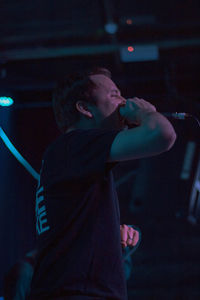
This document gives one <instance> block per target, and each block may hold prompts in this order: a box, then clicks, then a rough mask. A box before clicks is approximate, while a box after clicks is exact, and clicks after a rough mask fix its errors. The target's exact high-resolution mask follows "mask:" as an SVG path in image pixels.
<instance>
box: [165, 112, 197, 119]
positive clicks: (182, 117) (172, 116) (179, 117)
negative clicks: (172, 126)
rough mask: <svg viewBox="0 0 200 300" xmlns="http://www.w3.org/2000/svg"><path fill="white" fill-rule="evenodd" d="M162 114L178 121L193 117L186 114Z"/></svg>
mask: <svg viewBox="0 0 200 300" xmlns="http://www.w3.org/2000/svg"><path fill="white" fill-rule="evenodd" d="M161 114H162V115H163V116H165V117H168V118H173V119H177V120H185V119H186V118H189V117H190V116H191V115H190V114H188V113H185V112H179V113H178V112H161Z"/></svg>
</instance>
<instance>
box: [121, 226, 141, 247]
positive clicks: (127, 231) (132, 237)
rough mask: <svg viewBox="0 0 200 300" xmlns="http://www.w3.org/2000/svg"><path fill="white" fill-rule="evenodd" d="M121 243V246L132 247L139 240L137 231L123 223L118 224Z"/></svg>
mask: <svg viewBox="0 0 200 300" xmlns="http://www.w3.org/2000/svg"><path fill="white" fill-rule="evenodd" d="M120 233H121V244H122V247H123V248H126V247H127V246H129V247H134V246H136V245H137V243H138V241H139V231H137V230H135V229H133V228H132V227H130V226H127V225H125V224H123V225H120Z"/></svg>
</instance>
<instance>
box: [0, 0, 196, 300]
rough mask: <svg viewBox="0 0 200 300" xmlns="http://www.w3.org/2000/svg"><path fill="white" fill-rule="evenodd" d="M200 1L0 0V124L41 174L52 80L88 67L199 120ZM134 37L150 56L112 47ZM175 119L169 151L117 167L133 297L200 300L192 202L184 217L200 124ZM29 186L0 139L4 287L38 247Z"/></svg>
mask: <svg viewBox="0 0 200 300" xmlns="http://www.w3.org/2000/svg"><path fill="white" fill-rule="evenodd" d="M199 5H200V4H199V1H196V0H190V1H189V0H181V1H180V0H174V1H171V0H170V1H167V2H163V1H158V0H154V1H144V0H140V1H138V0H136V1H131V0H123V1H122V0H118V1H114V0H112V1H111V0H108V1H106V0H93V1H80V0H75V1H64V0H59V1H53V0H48V1H47V0H43V1H41V0H40V1H39V0H35V1H32V0H31V1H25V0H20V1H19V0H18V1H16V0H8V1H1V2H0V94H1V95H7V96H12V97H13V98H14V99H15V104H14V105H13V106H12V107H8V108H3V107H0V126H1V127H2V128H3V129H4V131H5V132H6V134H7V135H8V136H9V138H10V139H11V141H12V142H13V143H14V145H15V146H16V148H17V149H18V150H19V151H20V153H21V154H22V155H23V156H24V157H25V158H26V159H27V160H28V162H29V163H30V164H31V165H32V166H33V167H34V168H35V169H36V170H37V171H38V172H39V169H40V162H41V157H42V154H43V152H44V150H45V148H46V146H47V145H48V144H49V143H50V142H51V141H53V140H54V139H55V138H56V137H57V136H58V135H59V131H58V130H57V128H56V124H55V121H54V116H53V112H52V110H51V92H52V89H53V87H54V86H55V83H56V81H57V80H58V79H59V78H61V77H62V76H64V75H66V74H68V73H70V72H71V71H74V70H79V69H86V68H90V67H93V66H104V67H107V68H109V69H110V70H111V71H112V73H113V79H114V81H116V83H117V84H118V85H119V87H120V89H121V90H122V94H123V95H124V96H125V97H133V96H138V97H143V98H144V99H146V100H149V101H150V102H152V103H153V104H154V105H156V106H157V108H158V110H159V111H161V112H164V111H169V112H170V111H171V112H175V111H179V112H181V111H185V112H188V113H191V114H193V115H195V116H196V117H198V118H200V93H199V90H200V83H199V79H200V56H199V50H200V34H199V32H200V20H199V13H200V7H199ZM129 19H130V20H131V21H127V20H129ZM127 22H129V23H131V22H132V24H130V25H128V24H127ZM108 23H114V24H116V25H117V31H116V32H115V33H114V34H109V33H108V32H106V30H105V25H106V24H108ZM138 45H140V46H141V45H142V46H144V47H147V46H148V45H153V46H154V47H157V49H158V53H159V55H158V58H157V59H156V60H146V61H141V60H139V61H135V62H128V63H126V62H124V61H123V60H122V57H121V56H120V49H121V48H122V47H127V46H133V47H135V49H137V46H138ZM172 123H173V125H174V127H175V129H176V132H177V135H178V137H177V141H176V144H175V146H174V147H173V148H172V149H171V150H170V151H169V152H167V153H165V154H162V155H160V156H157V157H154V158H148V159H142V160H137V161H134V162H131V163H130V162H128V163H123V164H121V165H120V166H117V167H116V170H115V178H116V185H117V189H118V192H119V199H120V207H121V219H122V220H121V223H126V224H135V225H137V226H139V227H140V228H141V231H142V242H141V245H140V247H139V249H138V250H137V252H136V253H135V254H134V255H133V257H132V261H133V270H132V275H131V278H130V279H129V281H128V292H129V299H130V300H132V299H198V298H199V299H200V288H199V283H200V257H199V256H200V255H199V253H200V238H199V233H200V227H199V223H200V222H199V220H200V210H199V209H198V207H196V208H195V212H194V214H193V218H191V217H190V218H188V216H189V215H190V213H189V206H190V203H191V193H192V191H193V190H194V188H193V185H194V183H195V182H197V180H195V176H196V174H197V169H198V164H199V152H200V151H199V141H200V139H199V136H200V127H199V126H198V124H197V122H196V121H195V120H194V119H192V118H189V119H188V120H185V121H180V120H172ZM188 147H189V148H188ZM188 149H193V151H192V150H191V151H189V150H188ZM188 164H189V166H190V167H189V169H188V176H187V178H185V179H183V175H182V174H183V169H185V168H186V167H187V165H188ZM199 180H200V175H199ZM36 185H37V182H36V180H35V179H34V178H33V177H32V176H31V175H30V174H29V173H28V172H27V171H26V170H25V169H24V168H23V166H22V165H21V164H20V163H19V162H18V161H17V160H16V159H15V158H14V157H13V156H12V154H11V153H10V152H9V150H8V149H7V148H6V146H5V145H4V143H3V142H2V140H1V139H0V258H1V261H0V283H1V284H0V295H1V294H2V281H3V276H4V274H5V273H6V272H7V271H8V270H9V268H10V267H11V266H12V265H13V264H14V263H15V262H16V261H17V260H19V259H21V258H22V257H23V256H24V255H25V253H26V252H27V251H29V250H31V249H32V248H33V247H34V243H35V228H34V226H35V224H34V198H35V188H36ZM198 197H199V196H198V194H197V198H196V200H197V203H199V202H200V199H199V198H198ZM191 220H192V221H191Z"/></svg>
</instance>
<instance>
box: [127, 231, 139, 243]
mask: <svg viewBox="0 0 200 300" xmlns="http://www.w3.org/2000/svg"><path fill="white" fill-rule="evenodd" d="M138 241H139V232H138V231H137V230H135V229H133V228H132V227H129V229H128V238H127V246H136V244H137V243H138Z"/></svg>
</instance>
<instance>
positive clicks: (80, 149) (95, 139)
mask: <svg viewBox="0 0 200 300" xmlns="http://www.w3.org/2000/svg"><path fill="white" fill-rule="evenodd" d="M118 133H119V130H101V129H90V130H74V131H73V132H71V133H68V134H66V135H63V136H62V138H61V139H60V140H59V142H58V143H56V144H55V145H54V147H53V148H52V149H51V151H49V152H48V155H46V158H45V159H44V165H45V166H44V168H45V174H46V175H47V177H48V181H49V180H50V181H51V182H52V183H53V182H54V183H55V182H56V181H59V182H61V181H62V182H63V181H68V182H70V181H71V182H74V181H76V180H82V181H88V180H93V179H94V180H95V179H97V178H98V177H99V176H102V175H103V174H105V172H106V171H108V170H109V169H111V168H112V167H113V166H114V165H115V164H113V163H108V158H109V154H110V148H111V145H112V142H113V140H114V138H115V136H116V135H117V134H118Z"/></svg>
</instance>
